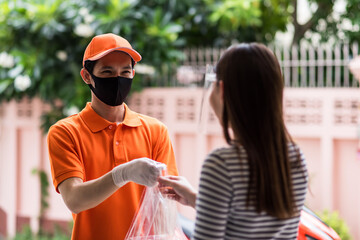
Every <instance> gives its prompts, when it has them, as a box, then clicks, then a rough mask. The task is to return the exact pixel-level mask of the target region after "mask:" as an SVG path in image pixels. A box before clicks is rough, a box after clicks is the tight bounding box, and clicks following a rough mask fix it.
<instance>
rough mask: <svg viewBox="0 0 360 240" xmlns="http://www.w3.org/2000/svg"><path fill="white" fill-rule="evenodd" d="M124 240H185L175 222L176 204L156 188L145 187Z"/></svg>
mask: <svg viewBox="0 0 360 240" xmlns="http://www.w3.org/2000/svg"><path fill="white" fill-rule="evenodd" d="M125 240H187V237H186V236H185V234H184V233H183V231H182V229H181V227H180V225H179V223H178V221H177V208H176V202H175V201H173V200H170V199H168V198H166V197H164V196H163V195H162V194H161V193H160V190H159V188H158V187H157V186H155V187H147V188H146V189H145V193H144V195H143V201H142V204H141V207H140V209H139V211H138V213H137V215H136V217H135V218H134V221H133V223H132V225H131V227H130V229H129V231H128V233H127V235H126V238H125Z"/></svg>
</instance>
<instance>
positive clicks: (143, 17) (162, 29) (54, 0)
mask: <svg viewBox="0 0 360 240" xmlns="http://www.w3.org/2000/svg"><path fill="white" fill-rule="evenodd" d="M288 5H289V3H288V1H287V0H264V1H260V0H97V1H94V0H92V1H87V0H13V1H0V101H7V100H11V99H21V98H23V97H24V96H29V97H35V96H38V97H40V98H41V99H42V100H44V101H46V102H48V103H49V104H50V105H51V106H52V110H51V112H49V113H47V114H46V116H44V117H43V124H42V126H43V129H44V130H45V132H46V131H47V129H48V127H49V126H50V125H52V124H53V123H55V122H56V121H57V120H58V119H60V118H63V117H65V116H67V115H68V114H67V112H68V109H71V108H73V107H76V108H77V109H82V108H83V107H84V105H85V103H86V102H87V101H89V100H90V90H89V88H88V87H87V86H86V84H85V83H84V82H83V81H82V79H81V76H80V74H79V72H80V69H81V67H82V66H81V63H82V57H83V52H84V50H85V47H86V45H87V44H88V43H89V42H90V40H91V38H92V37H93V36H95V35H97V34H102V33H107V32H113V33H115V34H119V35H121V36H124V37H125V38H126V39H128V40H129V42H130V43H131V44H132V45H133V47H134V48H135V49H136V50H138V51H139V52H140V54H141V55H142V56H143V60H142V61H141V62H140V64H145V65H150V66H152V67H153V68H154V69H155V72H154V73H141V72H140V71H137V72H136V75H135V78H134V81H133V87H132V90H140V89H141V88H142V87H144V86H158V85H159V84H160V85H161V86H167V85H169V84H170V81H167V79H169V78H172V77H173V76H174V69H175V67H176V66H177V65H178V64H179V63H180V62H181V61H182V59H183V57H184V56H183V53H182V50H181V49H183V48H184V47H198V46H217V47H226V46H228V45H230V44H231V43H232V42H234V41H238V42H241V41H260V42H268V41H271V40H272V39H273V37H274V35H275V33H276V31H278V30H285V26H286V24H287V22H288V20H289V17H288V16H289V13H288V11H287V9H288V8H287V6H288ZM138 67H139V65H138ZM135 68H136V66H135Z"/></svg>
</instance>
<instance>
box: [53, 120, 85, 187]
mask: <svg viewBox="0 0 360 240" xmlns="http://www.w3.org/2000/svg"><path fill="white" fill-rule="evenodd" d="M47 144H48V151H49V158H50V166H51V174H52V179H53V184H54V187H55V189H56V191H57V192H59V190H58V186H59V184H60V183H61V182H62V181H64V180H65V179H67V178H70V177H78V178H81V179H83V180H84V167H83V163H82V161H81V160H80V158H79V154H78V152H77V151H76V148H75V144H74V138H73V137H72V134H71V132H70V131H69V130H68V129H66V128H65V127H64V126H62V125H53V126H52V127H51V128H50V130H49V132H48V136H47Z"/></svg>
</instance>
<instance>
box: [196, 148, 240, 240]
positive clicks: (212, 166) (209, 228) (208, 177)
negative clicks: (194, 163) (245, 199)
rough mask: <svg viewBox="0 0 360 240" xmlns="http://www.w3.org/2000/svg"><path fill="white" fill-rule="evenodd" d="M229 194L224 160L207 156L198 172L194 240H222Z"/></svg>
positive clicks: (229, 183)
mask: <svg viewBox="0 0 360 240" xmlns="http://www.w3.org/2000/svg"><path fill="white" fill-rule="evenodd" d="M232 192H233V191H232V185H231V178H230V176H229V172H228V170H227V167H226V164H225V162H224V160H223V159H221V157H220V156H219V155H216V154H210V155H209V156H208V157H207V159H206V160H205V162H204V164H203V166H202V170H201V176H200V184H199V193H198V195H197V199H196V222H195V231H194V239H207V240H211V239H224V237H225V230H226V225H227V221H228V215H229V212H230V210H229V209H230V202H231V199H232Z"/></svg>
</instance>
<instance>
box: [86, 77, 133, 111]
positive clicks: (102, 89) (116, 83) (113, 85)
mask: <svg viewBox="0 0 360 240" xmlns="http://www.w3.org/2000/svg"><path fill="white" fill-rule="evenodd" d="M90 75H91V77H92V78H93V79H94V82H95V87H93V86H92V85H91V84H88V86H89V87H90V89H91V90H92V91H93V93H94V94H95V95H96V97H97V98H99V99H100V100H101V101H102V102H103V103H106V104H107V105H110V106H119V105H121V104H122V103H123V102H124V100H125V98H126V97H127V95H128V94H129V92H130V88H131V84H132V80H133V79H132V78H126V77H120V76H118V77H110V78H100V77H96V76H95V75H93V74H92V73H90Z"/></svg>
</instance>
